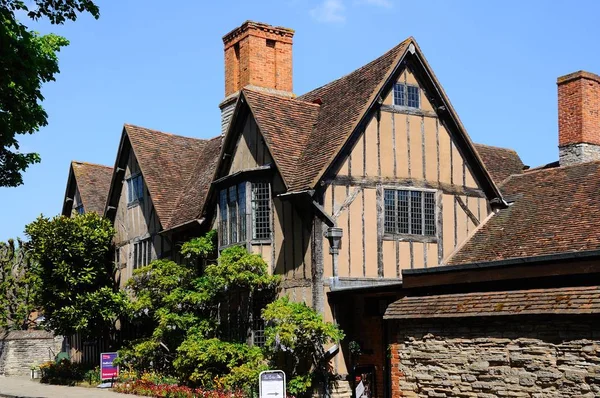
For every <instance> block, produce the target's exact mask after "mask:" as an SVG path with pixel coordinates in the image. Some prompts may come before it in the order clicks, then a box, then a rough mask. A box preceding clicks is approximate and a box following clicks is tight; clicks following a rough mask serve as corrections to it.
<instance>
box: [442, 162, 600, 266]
mask: <svg viewBox="0 0 600 398" xmlns="http://www.w3.org/2000/svg"><path fill="white" fill-rule="evenodd" d="M500 188H501V190H502V192H503V193H504V197H505V198H506V199H507V201H509V202H510V201H514V203H512V205H510V206H509V207H508V208H506V209H503V210H500V211H499V212H498V213H497V214H495V215H493V216H492V217H491V218H490V219H489V220H488V221H487V223H486V224H484V225H482V226H481V227H480V229H479V230H477V232H476V233H475V234H474V235H473V237H472V238H471V239H469V240H468V241H467V242H466V243H465V245H464V246H463V247H462V248H461V249H460V250H459V251H458V252H457V253H456V254H455V255H454V256H452V258H450V260H449V264H451V265H459V264H467V263H478V262H488V261H496V260H504V259H509V258H519V257H534V256H541V255H551V254H557V253H565V252H578V251H588V250H600V218H599V217H598V210H599V209H600V195H599V194H598V192H600V162H589V163H581V164H577V165H572V166H565V167H557V168H551V169H540V170H537V171H532V172H528V173H524V174H520V175H513V176H511V177H509V178H508V179H507V180H505V181H504V184H503V185H501V187H500Z"/></svg>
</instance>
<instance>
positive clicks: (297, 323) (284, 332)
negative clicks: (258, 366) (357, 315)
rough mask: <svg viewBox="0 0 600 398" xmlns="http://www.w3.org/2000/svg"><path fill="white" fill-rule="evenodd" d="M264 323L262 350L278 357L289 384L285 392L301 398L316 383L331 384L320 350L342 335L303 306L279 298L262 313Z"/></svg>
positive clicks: (326, 363)
mask: <svg viewBox="0 0 600 398" xmlns="http://www.w3.org/2000/svg"><path fill="white" fill-rule="evenodd" d="M262 316H263V318H264V320H265V321H266V322H267V327H266V328H265V337H266V340H267V341H266V344H265V348H266V349H267V351H268V353H269V354H270V355H271V356H272V357H277V356H280V357H281V358H283V360H282V361H281V363H282V364H284V367H283V369H284V370H285V372H286V374H287V376H288V377H289V381H288V391H289V392H290V393H291V394H294V395H304V394H306V393H308V392H309V391H310V389H311V388H312V386H313V385H314V384H315V381H323V382H328V381H331V380H333V378H332V376H333V375H332V374H331V369H330V368H329V362H328V360H327V359H326V358H325V356H324V354H325V353H324V349H323V347H324V346H325V345H327V344H331V343H337V342H339V341H340V340H342V339H343V338H344V333H343V332H342V331H341V330H340V329H339V328H338V327H337V325H334V324H332V323H330V322H325V321H324V320H323V317H322V316H321V314H319V313H318V312H316V311H315V310H313V309H312V308H310V307H308V306H307V305H306V304H305V303H297V302H292V301H290V299H289V298H288V297H282V298H280V299H278V300H276V301H274V302H272V303H271V304H269V305H267V307H266V308H265V309H264V310H263V313H262Z"/></svg>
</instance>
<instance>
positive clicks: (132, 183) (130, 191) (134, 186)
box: [127, 173, 144, 205]
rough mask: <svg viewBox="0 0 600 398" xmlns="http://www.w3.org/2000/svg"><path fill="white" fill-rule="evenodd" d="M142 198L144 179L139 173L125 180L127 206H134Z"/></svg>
mask: <svg viewBox="0 0 600 398" xmlns="http://www.w3.org/2000/svg"><path fill="white" fill-rule="evenodd" d="M143 198H144V179H143V178H142V175H141V174H140V173H138V174H134V175H132V176H131V177H129V178H128V179H127V204H128V205H133V204H136V203H138V202H140V201H142V199H143Z"/></svg>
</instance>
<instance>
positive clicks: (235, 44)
mask: <svg viewBox="0 0 600 398" xmlns="http://www.w3.org/2000/svg"><path fill="white" fill-rule="evenodd" d="M293 36H294V31H293V30H292V29H288V28H283V27H279V26H271V25H267V24H264V23H260V22H253V21H246V22H244V23H243V24H242V25H241V26H240V27H238V28H235V29H234V30H232V31H231V32H229V33H227V34H226V35H225V36H223V44H224V47H225V48H224V49H225V99H224V100H223V102H221V104H219V108H221V129H222V133H225V132H226V131H227V127H228V126H229V120H230V119H231V115H232V113H233V110H234V109H235V103H236V100H237V97H238V93H239V91H240V90H241V89H242V88H244V87H246V86H248V85H252V86H257V87H261V88H265V89H270V90H274V91H278V92H284V93H288V94H290V95H291V93H292V38H293Z"/></svg>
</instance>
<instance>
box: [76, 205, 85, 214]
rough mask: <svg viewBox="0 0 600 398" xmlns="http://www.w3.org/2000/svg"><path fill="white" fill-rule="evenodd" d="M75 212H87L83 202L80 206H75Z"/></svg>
mask: <svg viewBox="0 0 600 398" xmlns="http://www.w3.org/2000/svg"><path fill="white" fill-rule="evenodd" d="M75 212H76V213H77V214H83V213H85V210H84V208H83V204H80V205H79V206H77V207H76V208H75Z"/></svg>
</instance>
